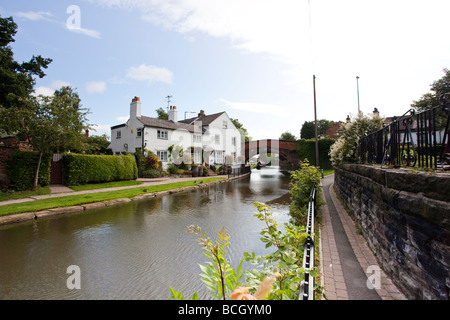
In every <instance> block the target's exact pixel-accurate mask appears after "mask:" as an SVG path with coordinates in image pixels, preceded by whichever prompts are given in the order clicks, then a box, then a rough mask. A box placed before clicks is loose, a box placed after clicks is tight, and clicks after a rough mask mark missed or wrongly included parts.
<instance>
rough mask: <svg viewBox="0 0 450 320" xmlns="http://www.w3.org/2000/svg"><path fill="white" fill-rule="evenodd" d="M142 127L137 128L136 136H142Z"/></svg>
mask: <svg viewBox="0 0 450 320" xmlns="http://www.w3.org/2000/svg"><path fill="white" fill-rule="evenodd" d="M142 131H143V130H142V128H137V130H136V138H142Z"/></svg>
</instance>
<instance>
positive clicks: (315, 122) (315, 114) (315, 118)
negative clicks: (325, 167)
mask: <svg viewBox="0 0 450 320" xmlns="http://www.w3.org/2000/svg"><path fill="white" fill-rule="evenodd" d="M313 90H314V132H315V136H316V167H319V141H318V138H317V108H316V76H315V75H313Z"/></svg>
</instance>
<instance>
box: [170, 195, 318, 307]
mask: <svg viewBox="0 0 450 320" xmlns="http://www.w3.org/2000/svg"><path fill="white" fill-rule="evenodd" d="M254 207H256V208H257V209H258V213H256V214H255V216H256V217H257V218H258V219H259V220H261V221H263V222H264V223H265V225H266V227H265V228H263V229H262V231H261V232H260V234H261V236H262V237H261V241H262V242H264V243H265V244H266V245H265V246H266V248H270V247H272V246H273V247H275V249H276V250H275V251H273V252H272V253H269V254H267V255H264V256H256V254H255V253H254V252H252V253H251V254H250V253H248V252H245V253H244V258H243V259H242V260H241V261H240V263H239V265H238V267H237V269H236V271H235V270H234V269H233V268H232V267H231V266H230V264H229V262H228V260H227V251H226V248H227V247H228V246H229V244H230V242H229V241H228V240H229V239H230V236H229V235H227V231H226V230H225V229H224V228H222V230H220V231H219V233H218V237H219V241H217V242H213V241H212V240H211V239H210V238H208V237H207V236H206V235H205V234H204V233H202V232H201V228H200V227H199V226H193V225H192V226H189V227H188V228H187V230H188V232H190V233H192V234H195V235H198V236H199V238H197V242H198V243H199V244H200V245H201V246H202V247H203V249H204V254H205V256H206V257H208V259H209V262H207V263H206V265H200V270H201V274H200V276H201V278H202V281H203V282H204V283H205V285H206V287H207V288H208V289H209V290H210V291H211V292H212V297H213V298H216V299H223V300H225V299H227V298H230V299H232V300H263V299H270V300H277V299H279V300H283V299H288V300H289V299H298V294H299V286H300V282H301V281H302V280H303V279H304V276H305V273H304V269H303V267H302V264H303V261H302V260H303V247H304V243H305V240H306V238H307V237H308V234H307V233H306V232H305V228H304V227H299V226H296V225H294V224H291V223H285V224H284V230H285V232H283V231H281V230H280V229H279V228H278V227H279V225H278V223H277V222H276V221H275V220H274V219H273V218H272V214H273V213H272V209H271V208H270V207H269V206H267V205H265V204H264V203H260V202H255V203H254ZM244 260H246V261H248V262H250V263H252V264H256V265H258V266H257V267H256V268H255V269H252V270H247V271H245V272H243V270H242V264H243V262H244ZM310 275H312V276H316V275H317V274H316V272H315V271H313V270H312V271H310ZM244 276H245V277H246V283H245V285H243V282H242V279H243V277H244ZM170 290H171V293H172V295H171V299H185V298H184V296H183V294H182V293H181V292H178V291H175V290H174V289H172V288H170ZM197 298H198V295H197V293H195V294H194V296H193V297H192V299H197Z"/></svg>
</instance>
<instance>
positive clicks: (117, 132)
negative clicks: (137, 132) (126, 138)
mask: <svg viewBox="0 0 450 320" xmlns="http://www.w3.org/2000/svg"><path fill="white" fill-rule="evenodd" d="M120 138H122V131H120V130H119V131H116V139H120Z"/></svg>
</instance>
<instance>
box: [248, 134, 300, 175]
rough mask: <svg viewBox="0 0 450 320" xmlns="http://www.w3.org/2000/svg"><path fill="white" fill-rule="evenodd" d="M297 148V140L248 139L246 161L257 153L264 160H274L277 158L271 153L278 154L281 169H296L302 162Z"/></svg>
mask: <svg viewBox="0 0 450 320" xmlns="http://www.w3.org/2000/svg"><path fill="white" fill-rule="evenodd" d="M296 148H297V143H296V142H295V141H288V140H278V139H264V140H254V141H248V142H245V144H244V155H245V162H247V161H249V160H250V158H252V157H253V156H255V155H260V156H261V157H262V158H263V159H264V160H268V161H272V160H275V158H274V157H273V156H271V155H272V154H278V155H279V158H278V161H279V163H278V165H279V166H280V169H281V170H296V169H298V167H299V162H300V158H299V157H298V155H297V152H296ZM265 162H267V161H265Z"/></svg>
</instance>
